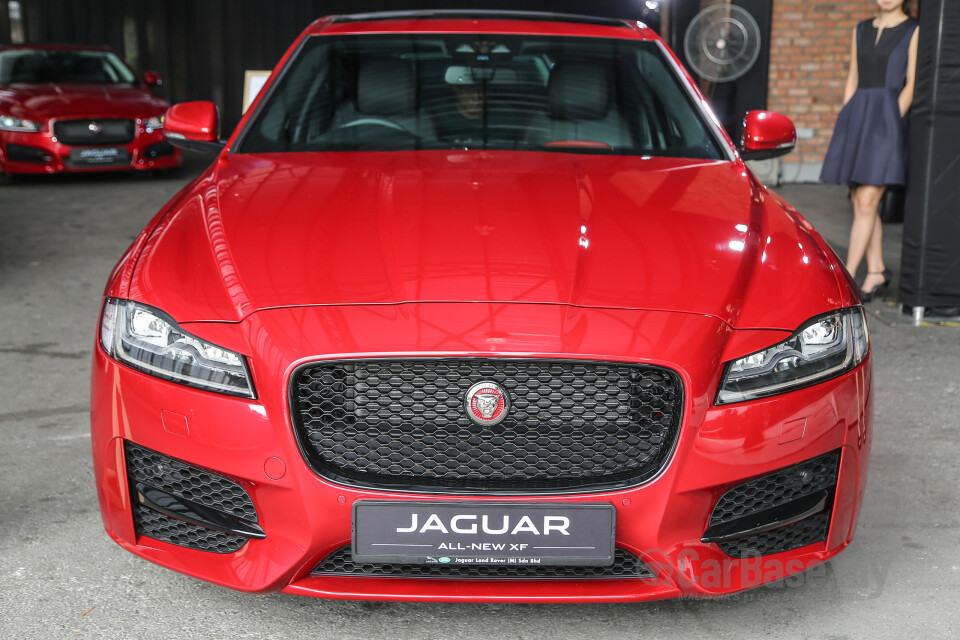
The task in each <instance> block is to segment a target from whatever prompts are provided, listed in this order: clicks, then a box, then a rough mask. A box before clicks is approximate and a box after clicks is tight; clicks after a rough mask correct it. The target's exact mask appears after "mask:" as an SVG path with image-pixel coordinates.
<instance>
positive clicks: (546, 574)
mask: <svg viewBox="0 0 960 640" xmlns="http://www.w3.org/2000/svg"><path fill="white" fill-rule="evenodd" d="M312 575H315V576H355V577H357V576H360V577H369V578H455V579H461V580H462V579H488V580H517V579H524V580H555V579H556V580H562V579H567V580H587V579H597V578H606V579H615V578H653V577H654V574H653V572H652V571H651V570H650V569H649V568H648V567H647V565H645V564H644V563H643V561H642V560H640V558H638V557H637V556H635V555H634V554H632V553H630V552H629V551H626V550H624V549H619V548H618V549H616V552H615V553H614V557H613V564H612V565H610V566H609V567H563V566H507V565H448V564H422V565H421V564H415V565H408V564H359V563H356V562H354V561H353V556H352V555H350V547H341V548H340V549H337V550H336V551H334V552H333V553H331V554H330V555H328V556H327V557H326V558H324V559H323V561H322V562H321V563H320V564H319V565H317V568H316V569H314V570H313V571H312Z"/></svg>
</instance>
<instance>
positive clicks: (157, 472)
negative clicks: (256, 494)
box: [124, 442, 257, 553]
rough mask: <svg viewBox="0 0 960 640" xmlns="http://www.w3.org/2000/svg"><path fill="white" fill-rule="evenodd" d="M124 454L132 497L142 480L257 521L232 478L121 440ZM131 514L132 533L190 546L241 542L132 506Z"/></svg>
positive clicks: (226, 548) (229, 548)
mask: <svg viewBox="0 0 960 640" xmlns="http://www.w3.org/2000/svg"><path fill="white" fill-rule="evenodd" d="M124 456H125V458H126V465H127V481H128V482H129V484H130V494H131V495H132V496H136V495H137V489H136V485H137V483H140V482H142V483H145V484H148V485H150V486H152V487H155V488H157V489H160V490H162V491H165V492H167V493H170V494H172V495H175V496H178V497H181V498H186V499H188V500H192V501H193V502H198V503H200V504H202V505H204V506H207V507H210V508H212V509H216V510H218V511H222V512H224V513H228V514H231V515H233V516H236V517H238V518H242V519H244V520H248V521H250V522H257V511H256V509H255V508H254V506H253V501H252V500H251V499H250V496H249V495H247V492H246V491H244V490H243V488H242V487H241V486H240V485H238V484H237V483H236V482H234V481H233V480H230V479H228V478H224V477H223V476H221V475H217V474H215V473H212V472H210V471H206V470H205V469H200V468H198V467H194V466H193V465H189V464H186V463H185V462H181V461H179V460H175V459H173V458H170V457H168V456H165V455H163V454H160V453H157V452H156V451H151V450H150V449H145V448H143V447H141V446H139V445H135V444H133V443H132V442H125V443H124ZM133 516H134V517H133V519H134V525H135V528H136V532H137V534H139V535H143V536H149V537H151V538H155V539H157V540H161V541H163V542H169V543H171V544H176V545H180V546H182V547H190V548H191V549H202V550H204V551H216V552H218V553H232V552H233V551H236V550H237V549H239V548H240V547H242V546H243V545H244V543H246V541H247V538H245V537H243V536H234V535H230V534H226V533H220V532H218V531H213V530H210V529H206V528H203V527H198V526H196V525H192V524H188V523H186V522H183V521H181V520H177V519H176V518H171V517H168V516H166V515H163V514H161V513H158V512H156V511H153V510H151V509H147V508H146V507H144V506H142V505H138V504H135V505H134V512H133Z"/></svg>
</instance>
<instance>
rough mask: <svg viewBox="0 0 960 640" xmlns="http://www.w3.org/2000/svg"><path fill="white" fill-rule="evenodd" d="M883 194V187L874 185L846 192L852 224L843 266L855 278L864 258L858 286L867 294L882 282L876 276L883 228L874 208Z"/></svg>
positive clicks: (881, 269)
mask: <svg viewBox="0 0 960 640" xmlns="http://www.w3.org/2000/svg"><path fill="white" fill-rule="evenodd" d="M884 191H886V187H884V186H874V185H861V186H859V187H856V188H854V189H851V190H850V196H851V200H853V225H852V226H851V227H850V245H849V249H848V250H847V262H846V266H847V270H848V271H849V272H850V273H851V274H853V275H854V276H855V275H856V273H857V269H859V268H860V262H861V261H862V260H863V258H864V256H866V258H867V272H868V273H867V277H866V278H865V279H864V281H863V284H862V285H861V287H860V288H861V289H862V290H863V291H870V290H871V289H872V288H873V287H875V286H877V285H878V284H880V283H882V282H883V276H882V275H879V273H880V272H881V271H883V269H884V264H883V251H882V242H883V229H882V225H881V222H880V214H879V212H878V211H877V209H878V207H879V206H880V198H882V197H883V192H884Z"/></svg>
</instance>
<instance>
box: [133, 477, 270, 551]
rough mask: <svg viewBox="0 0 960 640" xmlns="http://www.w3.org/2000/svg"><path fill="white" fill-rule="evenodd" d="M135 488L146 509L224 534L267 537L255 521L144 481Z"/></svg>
mask: <svg viewBox="0 0 960 640" xmlns="http://www.w3.org/2000/svg"><path fill="white" fill-rule="evenodd" d="M136 489H137V494H136V496H135V498H136V500H137V502H139V503H140V504H141V505H143V506H144V507H146V508H147V509H152V510H154V511H158V512H160V513H162V514H163V515H165V516H170V517H171V518H176V519H177V520H183V521H184V522H187V523H189V524H192V525H196V526H198V527H203V528H205V529H213V530H214V531H220V532H222V533H230V534H233V535H237V536H244V537H247V538H257V539H263V538H266V537H267V534H266V533H264V531H263V529H261V528H260V525H258V524H257V523H255V522H250V521H248V520H243V519H242V518H237V517H234V516H231V515H229V514H227V513H224V512H223V511H219V510H217V509H211V508H210V507H207V506H204V505H202V504H199V503H197V502H194V501H192V500H187V499H186V498H181V497H179V496H175V495H173V494H170V493H167V492H166V491H163V490H161V489H157V488H156V487H152V486H150V485H148V484H145V483H143V482H138V483H137V486H136Z"/></svg>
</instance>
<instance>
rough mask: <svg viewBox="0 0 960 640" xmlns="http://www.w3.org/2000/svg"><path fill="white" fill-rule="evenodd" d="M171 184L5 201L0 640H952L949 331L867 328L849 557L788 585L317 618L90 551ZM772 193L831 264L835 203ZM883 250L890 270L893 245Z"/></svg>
mask: <svg viewBox="0 0 960 640" xmlns="http://www.w3.org/2000/svg"><path fill="white" fill-rule="evenodd" d="M203 162H204V160H203V159H199V158H197V157H191V158H190V159H189V163H188V166H187V169H186V170H185V171H184V173H183V174H182V176H181V177H179V178H176V179H152V178H147V177H138V176H127V175H109V176H77V177H57V178H44V179H31V180H25V181H19V182H17V183H15V184H12V185H0V301H2V303H0V372H2V374H0V385H2V389H3V393H2V394H0V442H2V443H3V444H2V447H0V469H3V470H4V471H3V473H2V480H0V637H3V638H75V637H82V636H87V637H96V638H300V637H318V638H374V637H377V638H379V637H388V638H558V637H573V638H576V637H585V638H586V637H589V638H700V637H704V638H706V637H709V638H711V640H720V639H722V638H766V637H770V638H778V639H779V638H833V639H840V638H871V639H883V638H905V637H909V638H956V637H958V636H960V506H958V499H957V498H958V486H960V464H958V462H957V461H958V459H960V430H958V420H957V416H958V415H960V329H957V328H955V327H923V328H914V327H912V326H908V325H903V324H898V323H897V321H896V320H895V318H896V314H895V313H894V311H892V310H890V309H889V308H885V307H884V306H883V304H882V303H875V304H874V305H872V306H871V308H870V311H871V313H872V314H873V316H874V321H873V322H872V324H871V330H872V340H873V352H874V366H875V370H876V439H875V444H874V450H873V459H872V466H871V477H870V486H869V489H868V492H867V498H866V504H865V506H864V510H863V514H862V517H861V519H860V527H859V530H858V534H857V539H856V541H855V543H854V544H853V545H852V546H851V547H850V548H849V549H848V550H846V551H845V552H844V553H843V554H841V555H840V556H839V557H838V558H837V559H835V560H834V561H832V562H830V563H829V564H827V565H825V566H823V567H821V568H818V569H815V570H812V571H810V572H808V573H807V574H805V575H802V576H800V577H798V578H794V579H791V580H788V581H784V582H780V583H776V584H773V585H770V586H767V587H762V588H760V589H756V590H754V591H751V592H747V593H745V594H742V595H739V596H735V597H731V598H727V599H722V600H715V601H691V600H681V601H665V602H656V603H650V604H624V605H490V604H484V605H466V604H417V603H413V604H399V603H361V602H328V601H322V600H313V599H307V598H300V597H295V596H286V595H248V594H242V593H236V592H233V591H229V590H227V589H223V588H220V587H216V586H212V585H208V584H205V583H202V582H198V581H196V580H193V579H191V578H188V577H185V576H182V575H179V574H177V573H174V572H172V571H168V570H166V569H163V568H160V567H158V566H155V565H153V564H150V563H148V562H146V561H143V560H140V559H139V558H136V557H134V556H133V555H131V554H129V553H127V552H126V551H124V550H122V549H121V548H120V547H118V546H116V545H115V544H114V543H113V542H111V541H110V540H109V539H108V538H107V536H106V534H105V533H104V532H103V529H102V526H101V523H100V515H99V511H98V508H97V505H96V496H95V493H94V487H93V472H92V469H91V462H90V451H89V448H90V440H89V435H88V419H87V413H86V412H87V402H88V400H87V394H88V378H89V366H90V364H89V361H90V352H91V347H92V345H93V340H94V330H95V323H96V318H97V312H98V307H99V304H100V293H101V290H102V287H103V283H104V282H105V280H106V277H107V274H108V273H109V271H110V269H111V267H112V266H113V264H114V262H115V261H116V260H117V258H118V257H119V256H120V254H121V253H122V252H123V250H124V249H125V248H126V246H127V245H128V244H129V242H130V241H131V239H132V238H133V237H134V236H135V234H136V233H137V232H138V231H139V230H140V228H141V227H143V225H144V224H145V223H146V222H147V220H148V219H149V218H150V217H151V216H153V214H154V212H155V211H156V210H157V209H158V208H159V207H160V206H161V205H162V204H163V203H164V202H165V201H166V200H167V199H169V198H170V197H171V196H172V195H173V194H174V193H175V192H176V191H177V190H178V189H179V188H180V187H181V186H182V185H183V184H185V183H186V182H187V180H188V179H189V178H190V177H191V176H192V175H195V174H196V173H197V172H199V171H200V170H201V169H202V166H203ZM781 193H782V194H783V195H784V196H785V197H786V198H787V199H788V200H789V201H791V202H792V203H793V204H794V205H795V206H797V207H798V208H799V209H800V211H802V212H803V213H804V214H805V215H807V216H808V218H809V219H810V220H811V221H812V222H813V223H814V224H815V225H816V226H817V227H818V228H819V229H820V230H821V232H822V233H823V234H824V235H825V236H826V237H827V238H828V239H829V240H830V241H831V242H833V243H835V246H836V247H837V250H838V252H839V253H840V254H841V255H842V254H843V253H844V251H845V243H846V233H847V229H848V224H849V216H850V214H849V212H848V205H847V203H846V201H845V199H844V192H843V189H838V188H833V187H825V186H790V187H784V188H782V189H781ZM887 231H888V241H887V242H886V248H887V250H888V252H889V254H890V255H889V264H890V266H891V267H892V268H893V269H894V270H898V269H897V266H898V264H899V260H898V258H899V255H898V254H899V228H898V227H896V226H890V227H888V229H887Z"/></svg>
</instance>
